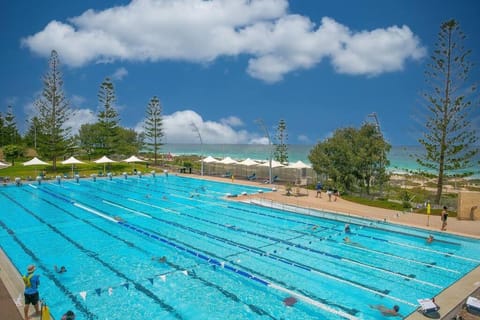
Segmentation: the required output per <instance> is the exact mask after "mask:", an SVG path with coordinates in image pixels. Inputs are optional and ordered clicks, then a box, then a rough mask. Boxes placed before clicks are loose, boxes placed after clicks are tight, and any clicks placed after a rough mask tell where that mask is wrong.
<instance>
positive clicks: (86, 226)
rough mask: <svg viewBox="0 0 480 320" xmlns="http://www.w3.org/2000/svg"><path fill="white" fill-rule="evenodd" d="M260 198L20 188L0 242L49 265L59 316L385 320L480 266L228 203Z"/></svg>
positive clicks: (182, 187)
mask: <svg viewBox="0 0 480 320" xmlns="http://www.w3.org/2000/svg"><path fill="white" fill-rule="evenodd" d="M259 191H261V192H268V191H269V190H268V189H262V188H259V187H252V186H242V185H235V184H232V183H220V182H214V181H206V180H197V179H192V178H188V177H182V176H174V175H170V176H169V177H165V176H163V175H161V176H160V175H157V176H156V177H153V176H143V177H141V178H139V177H131V176H129V177H128V178H127V179H125V178H123V177H120V178H113V179H111V180H110V179H97V180H96V181H93V180H92V179H82V180H80V182H79V183H76V182H75V181H62V182H61V183H60V184H58V183H56V182H51V183H45V182H44V183H42V184H41V185H36V184H32V185H23V186H22V187H15V186H8V187H5V188H2V189H1V191H0V205H1V206H2V207H3V208H8V210H2V213H0V241H1V242H0V243H1V246H2V249H3V250H4V251H5V252H6V254H7V256H8V257H9V258H10V259H11V260H12V262H13V263H14V265H15V266H16V267H17V269H18V270H20V272H21V273H23V272H24V270H25V268H26V266H27V265H28V264H30V263H35V264H36V265H37V270H38V271H37V273H38V274H40V275H41V281H42V282H41V287H40V293H41V296H42V298H44V299H45V300H46V301H47V303H48V305H49V306H50V308H51V310H52V313H53V314H54V316H55V317H56V319H59V318H60V317H61V314H63V312H65V311H66V310H68V309H72V310H73V311H74V312H75V313H76V314H77V319H110V320H112V319H377V318H378V319H380V318H381V316H380V315H379V313H378V311H376V310H373V309H371V308H370V307H369V305H375V304H382V305H386V306H392V305H394V304H397V305H399V306H400V312H401V313H402V314H403V315H408V314H409V313H411V312H413V311H414V310H415V309H416V307H417V299H420V298H428V297H432V296H435V295H437V294H438V293H439V292H441V291H442V290H443V289H445V288H446V287H448V286H450V285H451V284H453V283H454V282H456V281H457V280H458V279H460V278H461V277H462V276H463V275H465V274H466V273H468V272H469V271H471V270H472V269H474V268H475V267H477V266H478V265H479V264H480V260H479V259H478V257H479V256H480V254H479V253H480V252H479V251H480V249H479V246H478V244H479V241H478V240H475V239H469V238H464V237H459V236H452V235H446V234H443V233H436V234H434V236H435V239H436V240H435V241H434V242H433V243H431V244H426V242H425V238H426V237H427V235H428V234H427V233H426V232H425V231H423V230H420V229H415V228H407V227H403V226H396V225H393V224H389V223H382V222H372V221H368V220H363V219H355V218H351V217H346V216H341V215H333V214H328V213H322V212H318V215H319V217H315V216H311V215H302V214H298V213H297V214H295V213H292V212H288V211H285V210H280V209H279V208H275V207H274V206H270V207H265V206H261V205H255V204H248V203H241V202H236V201H228V200H225V199H223V198H224V197H225V196H226V195H227V194H229V195H240V194H242V193H248V194H251V193H257V192H259ZM297 211H298V210H297ZM305 213H309V214H310V213H312V211H311V210H310V211H309V212H305ZM345 223H349V224H350V226H351V229H352V232H351V234H349V235H348V236H349V238H350V240H351V241H350V242H349V243H345V242H344V241H343V239H344V237H345V234H344V231H343V228H344V225H345ZM160 257H165V258H166V261H162V260H161V259H159V258H160ZM54 265H58V266H61V265H65V266H66V267H67V269H68V272H67V273H63V274H58V273H56V272H55V271H54V269H53V266H54ZM287 297H295V299H296V300H297V303H296V304H295V305H294V306H293V307H286V306H285V305H284V302H283V300H284V299H285V298H287Z"/></svg>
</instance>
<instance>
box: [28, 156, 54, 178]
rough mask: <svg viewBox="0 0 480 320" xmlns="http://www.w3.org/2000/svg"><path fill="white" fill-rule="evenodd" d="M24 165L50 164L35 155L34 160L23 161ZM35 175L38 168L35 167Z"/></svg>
mask: <svg viewBox="0 0 480 320" xmlns="http://www.w3.org/2000/svg"><path fill="white" fill-rule="evenodd" d="M23 165H24V166H41V165H48V163H46V162H45V161H42V160H40V159H38V158H37V157H34V158H33V159H32V160H29V161H27V162H24V163H23ZM35 175H37V168H35Z"/></svg>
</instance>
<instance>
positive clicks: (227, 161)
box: [218, 157, 238, 164]
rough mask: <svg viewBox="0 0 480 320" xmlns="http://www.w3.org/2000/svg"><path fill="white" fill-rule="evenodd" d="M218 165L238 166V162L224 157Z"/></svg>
mask: <svg viewBox="0 0 480 320" xmlns="http://www.w3.org/2000/svg"><path fill="white" fill-rule="evenodd" d="M218 163H221V164H238V161H236V160H233V159H232V158H230V157H225V158H223V159H222V160H220V161H218Z"/></svg>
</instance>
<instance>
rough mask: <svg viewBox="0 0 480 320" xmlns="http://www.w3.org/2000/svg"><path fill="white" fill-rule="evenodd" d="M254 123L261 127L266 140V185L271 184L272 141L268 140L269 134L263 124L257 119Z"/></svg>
mask: <svg viewBox="0 0 480 320" xmlns="http://www.w3.org/2000/svg"><path fill="white" fill-rule="evenodd" d="M256 122H257V123H258V125H259V126H260V127H262V129H263V131H264V132H265V137H266V138H267V139H268V145H269V150H268V151H269V152H268V183H272V140H271V139H270V134H269V133H268V129H267V127H266V126H265V123H263V120H262V119H257V120H256Z"/></svg>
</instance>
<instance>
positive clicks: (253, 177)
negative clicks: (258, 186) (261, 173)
mask: <svg viewBox="0 0 480 320" xmlns="http://www.w3.org/2000/svg"><path fill="white" fill-rule="evenodd" d="M247 179H248V180H250V181H253V180H255V179H257V174H256V173H255V172H254V173H253V174H252V175H250V176H248V177H247Z"/></svg>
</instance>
